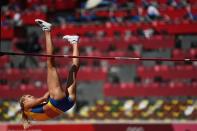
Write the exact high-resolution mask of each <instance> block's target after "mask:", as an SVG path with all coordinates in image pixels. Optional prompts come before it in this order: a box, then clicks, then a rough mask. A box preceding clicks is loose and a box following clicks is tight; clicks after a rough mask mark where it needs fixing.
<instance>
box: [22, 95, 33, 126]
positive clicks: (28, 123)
mask: <svg viewBox="0 0 197 131" xmlns="http://www.w3.org/2000/svg"><path fill="white" fill-rule="evenodd" d="M25 96H26V95H23V96H21V98H20V99H19V104H20V107H21V111H20V112H21V115H22V123H23V128H24V129H27V128H29V127H30V125H31V122H30V121H29V119H28V117H27V115H26V114H25V110H24V101H25Z"/></svg>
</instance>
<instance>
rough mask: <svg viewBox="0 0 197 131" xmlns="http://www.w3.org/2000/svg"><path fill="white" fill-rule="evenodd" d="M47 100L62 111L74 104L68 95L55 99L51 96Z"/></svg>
mask: <svg viewBox="0 0 197 131" xmlns="http://www.w3.org/2000/svg"><path fill="white" fill-rule="evenodd" d="M49 101H50V103H51V104H52V105H53V106H54V107H55V108H57V109H59V110H61V111H63V112H66V111H67V110H69V109H70V108H72V107H73V105H74V101H73V100H72V99H71V98H70V97H68V96H65V97H64V98H62V99H60V100H55V99H53V98H49Z"/></svg>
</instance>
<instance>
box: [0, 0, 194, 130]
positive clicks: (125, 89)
mask: <svg viewBox="0 0 197 131" xmlns="http://www.w3.org/2000/svg"><path fill="white" fill-rule="evenodd" d="M36 18H40V19H44V20H46V21H49V22H51V23H53V25H54V27H53V30H52V37H53V42H54V45H55V52H56V54H70V53H71V50H70V48H69V46H68V45H66V44H65V43H64V41H63V40H62V39H61V37H62V36H63V35H65V34H78V35H80V37H81V38H80V53H81V55H86V56H130V57H145V58H148V57H164V58H169V59H171V58H178V59H182V58H194V59H197V21H196V20H197V1H196V0H1V45H0V49H1V51H10V52H31V53H45V41H44V37H43V34H42V31H41V29H40V28H39V27H38V26H36V25H35V22H34V19H36ZM45 60H46V58H42V57H39V58H38V57H30V56H6V55H4V56H1V57H0V123H1V124H0V130H1V131H9V130H10V131H14V130H23V128H22V126H21V116H20V113H19V111H20V107H19V104H18V103H17V101H18V99H19V97H20V96H21V95H22V94H25V93H29V94H32V95H35V96H41V95H42V94H43V93H44V92H45V91H46V90H47V86H46V69H45V67H46V65H45ZM56 61H57V63H58V71H59V73H60V77H61V81H62V83H65V82H66V79H67V78H66V77H67V70H68V67H69V63H70V60H69V59H62V58H57V60H56ZM77 93H78V101H77V104H76V106H75V107H74V108H73V109H71V110H70V111H69V112H67V113H65V115H64V116H61V117H59V118H57V119H55V120H51V121H47V122H41V123H40V122H35V126H33V127H31V128H30V129H29V130H36V131H41V130H42V131H54V130H56V131H57V130H60V131H64V130H69V131H109V130H111V131H112V130H113V131H196V130H197V124H196V122H197V63H196V62H161V61H140V62H136V61H106V60H87V59H82V60H81V69H80V71H79V73H78V91H77Z"/></svg>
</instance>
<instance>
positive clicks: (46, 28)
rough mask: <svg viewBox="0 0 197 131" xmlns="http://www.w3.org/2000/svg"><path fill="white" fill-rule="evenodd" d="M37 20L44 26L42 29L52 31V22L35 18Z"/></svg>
mask: <svg viewBox="0 0 197 131" xmlns="http://www.w3.org/2000/svg"><path fill="white" fill-rule="evenodd" d="M35 22H36V23H37V24H38V25H39V26H40V27H42V30H43V31H50V30H51V26H52V24H50V23H48V22H46V21H44V20H41V19H35Z"/></svg>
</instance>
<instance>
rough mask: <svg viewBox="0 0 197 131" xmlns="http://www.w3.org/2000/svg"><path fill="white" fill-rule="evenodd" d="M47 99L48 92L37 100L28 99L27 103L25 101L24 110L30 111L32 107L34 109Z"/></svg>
mask: <svg viewBox="0 0 197 131" xmlns="http://www.w3.org/2000/svg"><path fill="white" fill-rule="evenodd" d="M48 97H49V92H46V93H45V94H44V95H43V96H42V97H39V98H34V99H28V100H27V101H25V105H26V106H25V108H26V109H30V108H32V107H35V106H37V105H40V104H42V103H43V102H45V101H46V100H47V99H48Z"/></svg>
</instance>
